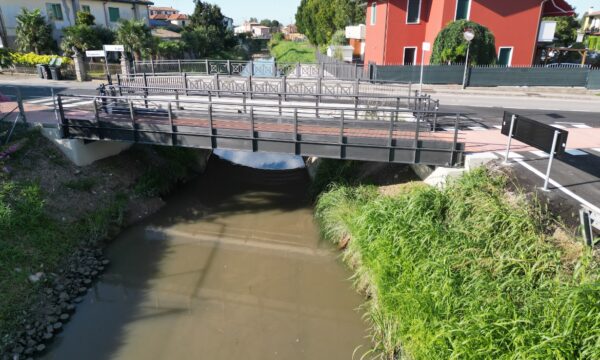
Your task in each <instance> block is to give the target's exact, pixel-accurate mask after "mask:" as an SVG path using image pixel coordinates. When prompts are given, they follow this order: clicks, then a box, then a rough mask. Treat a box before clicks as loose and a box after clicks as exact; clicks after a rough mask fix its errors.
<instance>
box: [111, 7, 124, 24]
mask: <svg viewBox="0 0 600 360" xmlns="http://www.w3.org/2000/svg"><path fill="white" fill-rule="evenodd" d="M108 18H109V19H110V22H117V21H119V19H120V18H121V15H120V14H119V8H114V7H109V8H108Z"/></svg>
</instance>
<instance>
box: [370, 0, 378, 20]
mask: <svg viewBox="0 0 600 360" xmlns="http://www.w3.org/2000/svg"><path fill="white" fill-rule="evenodd" d="M375 22H377V2H375V1H373V3H372V4H371V25H375Z"/></svg>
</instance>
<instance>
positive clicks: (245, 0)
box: [153, 0, 600, 24]
mask: <svg viewBox="0 0 600 360" xmlns="http://www.w3.org/2000/svg"><path fill="white" fill-rule="evenodd" d="M153 1H154V3H155V4H156V5H157V6H172V7H174V8H176V9H179V10H180V11H182V12H184V13H188V14H189V13H191V12H192V11H193V10H194V2H193V1H192V0H153ZM509 1H518V0H509ZM568 1H569V3H570V4H572V5H573V6H575V7H577V12H578V13H579V14H582V13H583V12H585V11H586V10H587V9H588V8H589V7H590V6H594V8H595V9H596V10H598V11H600V0H568ZM207 2H210V3H213V4H217V5H219V6H220V7H221V9H222V10H223V14H225V15H226V16H229V17H232V18H233V20H234V22H235V23H236V24H241V23H242V22H243V21H244V20H248V19H249V18H251V17H255V18H257V19H258V20H261V19H276V20H279V21H280V22H282V23H284V24H288V23H292V22H294V15H295V14H296V9H297V8H298V5H299V4H300V0H208V1H207Z"/></svg>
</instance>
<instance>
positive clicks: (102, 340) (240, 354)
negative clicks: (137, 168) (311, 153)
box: [46, 158, 367, 360]
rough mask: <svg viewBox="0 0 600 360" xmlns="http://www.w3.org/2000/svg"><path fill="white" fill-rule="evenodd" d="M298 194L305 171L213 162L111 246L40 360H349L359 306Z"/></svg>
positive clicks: (359, 330)
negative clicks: (97, 277) (101, 270)
mask: <svg viewBox="0 0 600 360" xmlns="http://www.w3.org/2000/svg"><path fill="white" fill-rule="evenodd" d="M266 163H278V162H277V161H268V162H266ZM307 186H308V179H307V175H306V172H305V170H304V169H296V170H288V171H266V170H257V169H249V168H246V167H241V166H235V165H232V164H230V163H228V162H225V161H223V160H220V159H218V158H213V159H212V160H211V161H210V162H209V167H208V171H207V173H206V174H205V175H203V176H202V177H200V178H198V179H197V181H194V182H192V183H189V184H188V185H186V186H185V187H183V188H182V189H180V191H178V192H177V193H176V194H174V195H173V196H171V197H170V198H169V199H167V206H166V207H165V208H164V209H162V210H161V211H160V212H159V213H157V214H155V216H153V217H152V218H151V219H149V220H148V221H146V222H144V223H142V224H139V225H137V226H134V227H132V228H131V229H129V230H127V231H125V232H124V233H123V234H122V235H121V236H119V238H118V239H116V240H115V242H114V243H113V244H112V245H111V247H110V248H109V250H108V256H109V258H110V259H111V260H112V265H111V267H110V269H109V271H108V272H107V273H106V274H105V275H104V278H103V279H102V281H100V282H99V283H98V284H97V285H96V286H95V287H94V288H93V291H92V292H91V293H90V294H89V295H88V296H87V297H86V298H85V301H84V303H83V304H82V306H81V307H80V308H78V311H77V314H76V315H75V316H74V318H73V321H72V322H71V323H69V324H68V325H67V326H66V327H65V331H64V332H63V333H62V334H61V335H60V336H59V338H58V341H57V342H56V343H55V344H54V345H53V346H52V348H51V349H50V350H51V351H50V353H49V354H48V355H47V356H46V358H47V359H61V360H62V359H86V360H87V359H175V358H177V359H244V360H247V359H257V360H258V359H260V360H264V359H291V360H294V359H351V358H352V353H353V351H354V350H355V348H356V347H357V346H360V345H362V346H366V345H367V341H366V340H365V334H366V332H365V329H366V326H365V324H364V323H363V321H362V320H361V316H360V313H358V312H357V310H356V309H357V307H358V306H359V304H360V303H361V301H362V299H361V298H360V296H358V295H357V294H356V293H355V292H354V291H353V290H352V288H351V284H350V282H349V281H348V280H347V279H348V277H349V275H350V274H349V272H347V271H346V270H345V269H344V267H343V265H341V264H340V263H339V262H338V261H337V253H336V252H335V251H334V250H333V249H331V248H330V247H329V246H326V244H323V243H322V242H321V241H320V240H319V236H318V231H317V229H316V228H315V225H314V224H313V221H312V209H311V207H310V202H309V200H308V199H307V196H306V188H307ZM359 355H360V352H359Z"/></svg>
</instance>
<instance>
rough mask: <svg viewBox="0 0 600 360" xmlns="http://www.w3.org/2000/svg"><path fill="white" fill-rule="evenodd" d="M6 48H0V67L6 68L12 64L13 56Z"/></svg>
mask: <svg viewBox="0 0 600 360" xmlns="http://www.w3.org/2000/svg"><path fill="white" fill-rule="evenodd" d="M11 55H12V54H11V52H10V51H9V50H8V49H4V48H0V68H7V67H10V66H12V65H13V58H12V56H11Z"/></svg>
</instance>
